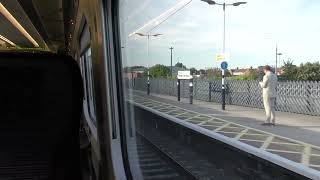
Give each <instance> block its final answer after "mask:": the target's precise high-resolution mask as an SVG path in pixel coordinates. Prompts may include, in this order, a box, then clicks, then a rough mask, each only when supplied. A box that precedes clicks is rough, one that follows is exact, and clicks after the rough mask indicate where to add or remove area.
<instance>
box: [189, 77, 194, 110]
mask: <svg viewBox="0 0 320 180" xmlns="http://www.w3.org/2000/svg"><path fill="white" fill-rule="evenodd" d="M189 96H190V100H189V103H190V104H192V103H193V79H190V83H189Z"/></svg>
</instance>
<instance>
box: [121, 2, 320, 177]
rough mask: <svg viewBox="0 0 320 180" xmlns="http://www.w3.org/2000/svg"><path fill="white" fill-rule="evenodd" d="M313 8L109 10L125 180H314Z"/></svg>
mask: <svg viewBox="0 0 320 180" xmlns="http://www.w3.org/2000/svg"><path fill="white" fill-rule="evenodd" d="M319 10H320V2H318V1H306V0H294V1H292V0H283V1H281V2H280V1H276V0H271V1H264V0H254V1H247V2H244V1H240V2H238V1H231V0H225V1H223V0H220V1H212V0H201V1H200V0H161V1H150V0H135V1H132V0H120V3H119V13H120V14H119V21H120V36H121V59H122V77H123V84H124V86H123V87H125V89H124V94H125V104H126V121H125V124H126V129H125V132H126V138H125V140H126V144H127V151H128V152H127V154H128V158H129V162H130V164H129V166H130V169H131V172H132V174H133V176H134V179H161V178H163V179H193V178H195V179H275V178H276V177H281V178H282V179H305V178H310V179H319V174H320V159H319V158H318V157H319V156H320V141H319V139H320V138H319V137H320V118H319V117H320V103H319V102H320V96H319V94H320V64H319V57H320V53H319V51H318V48H319V42H320V31H319V29H320V24H319V23H316V22H318V19H319V16H320V13H319V12H320V11H319ZM265 169H268V172H266V171H264V170H265ZM302 172H303V173H302Z"/></svg>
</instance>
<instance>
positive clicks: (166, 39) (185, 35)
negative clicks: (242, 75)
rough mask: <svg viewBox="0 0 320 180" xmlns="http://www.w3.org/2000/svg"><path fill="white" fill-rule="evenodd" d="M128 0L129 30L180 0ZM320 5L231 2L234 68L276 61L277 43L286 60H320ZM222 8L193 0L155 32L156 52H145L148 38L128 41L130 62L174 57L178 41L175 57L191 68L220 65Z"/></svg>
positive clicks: (229, 39) (289, 0)
mask: <svg viewBox="0 0 320 180" xmlns="http://www.w3.org/2000/svg"><path fill="white" fill-rule="evenodd" d="M126 2H128V3H127V4H126V5H127V7H126V11H122V16H123V17H126V16H128V17H129V19H130V21H129V22H126V23H124V24H123V25H122V28H123V29H126V32H125V33H128V32H130V31H132V30H134V28H137V27H139V26H141V25H143V24H144V23H146V22H148V20H150V19H152V18H154V17H156V16H158V15H160V14H161V13H162V12H164V11H165V10H167V9H168V8H170V7H171V6H172V5H174V4H175V3H177V2H179V1H177V0H173V1H172V0H170V1H169V0H161V1H150V0H145V1H143V0H135V1H134V2H135V3H133V1H131V0H126ZM227 2H234V1H231V0H230V1H227ZM128 9H131V10H133V13H130V12H131V11H128ZM135 9H138V10H139V11H134V10H135ZM319 9H320V2H319V1H314V0H313V1H312V0H309V1H305V0H282V1H278V0H269V1H265V0H251V1H248V4H246V5H242V6H239V7H227V8H226V48H227V51H228V52H230V54H231V55H230V57H231V61H230V63H229V64H230V65H231V67H237V66H239V67H243V66H248V67H250V66H251V65H254V66H258V65H263V64H266V63H272V62H273V61H274V59H275V55H274V54H275V46H276V44H278V47H279V51H281V52H282V53H283V54H284V55H283V57H282V58H283V59H286V58H291V59H293V60H295V62H296V63H297V64H299V63H301V62H304V61H307V60H311V59H312V60H319V57H320V56H319V53H318V52H319V50H318V47H320V24H319V23H317V22H318V17H319V16H320V11H319ZM139 12H140V13H139ZM222 12H223V11H222V8H221V7H218V6H209V5H208V4H206V3H204V2H202V1H196V0H193V1H192V2H191V3H190V4H189V5H188V6H187V7H185V8H184V9H183V10H181V11H179V12H178V13H177V14H175V15H173V16H172V17H170V18H169V19H168V20H167V21H166V22H165V23H163V24H161V26H159V27H158V28H156V29H154V30H153V31H152V32H151V33H162V34H164V35H163V36H161V37H158V38H152V39H151V40H150V52H151V54H152V57H150V56H149V58H148V57H147V56H146V54H147V53H145V52H146V49H147V48H146V46H147V41H146V39H145V38H136V39H129V40H127V41H128V42H129V47H128V49H131V50H130V51H128V53H132V56H130V54H128V55H127V57H128V58H130V61H131V63H136V64H142V65H144V64H147V63H162V62H167V60H164V59H167V58H169V56H170V54H169V51H168V47H170V46H174V47H175V50H174V52H175V58H176V59H175V60H178V58H180V60H181V61H183V62H184V63H185V64H187V65H188V66H189V67H190V66H195V67H198V68H201V67H202V68H203V67H210V66H218V64H217V63H215V62H214V61H213V59H214V55H215V53H217V52H219V51H221V47H222V40H223V38H222V34H223V31H222V30H223V26H222V25H223V13H222ZM122 37H123V36H122ZM130 47H131V48H130ZM199 58H201V60H199ZM150 59H152V60H150ZM128 61H129V59H128Z"/></svg>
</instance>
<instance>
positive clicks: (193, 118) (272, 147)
mask: <svg viewBox="0 0 320 180" xmlns="http://www.w3.org/2000/svg"><path fill="white" fill-rule="evenodd" d="M129 101H131V102H134V103H137V104H139V105H142V106H145V107H148V108H151V109H154V110H157V111H159V112H160V113H164V114H166V115H169V116H173V117H175V118H177V119H180V120H181V121H186V122H188V123H192V124H195V125H198V126H200V127H202V128H205V129H207V130H210V131H214V132H216V133H219V134H221V135H224V136H226V137H229V138H233V139H235V140H238V141H240V142H242V143H245V144H248V145H250V146H253V147H255V148H260V149H262V150H265V151H267V152H270V153H273V154H276V155H279V156H281V157H283V158H286V159H288V160H291V161H294V162H296V163H301V164H303V165H305V166H308V167H310V168H312V169H315V170H318V171H320V147H318V146H314V145H311V144H308V143H304V142H301V141H297V140H293V139H289V138H286V137H282V136H278V135H275V134H271V133H268V132H264V131H261V130H257V129H253V128H250V127H246V126H243V125H240V124H236V123H232V122H229V121H227V120H224V119H221V118H216V117H213V116H209V115H205V114H200V113H198V112H193V111H190V110H186V109H183V108H180V107H177V106H173V105H171V104H167V103H163V102H159V101H155V100H152V99H150V98H145V97H142V96H137V95H135V96H133V97H132V99H129Z"/></svg>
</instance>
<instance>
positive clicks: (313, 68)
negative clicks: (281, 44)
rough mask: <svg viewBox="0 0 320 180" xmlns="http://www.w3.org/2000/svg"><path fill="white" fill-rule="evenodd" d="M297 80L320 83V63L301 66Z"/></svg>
mask: <svg viewBox="0 0 320 180" xmlns="http://www.w3.org/2000/svg"><path fill="white" fill-rule="evenodd" d="M297 79H298V80H303V81H320V63H319V62H315V63H310V62H308V63H305V64H301V65H300V67H299V69H298V73H297Z"/></svg>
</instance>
